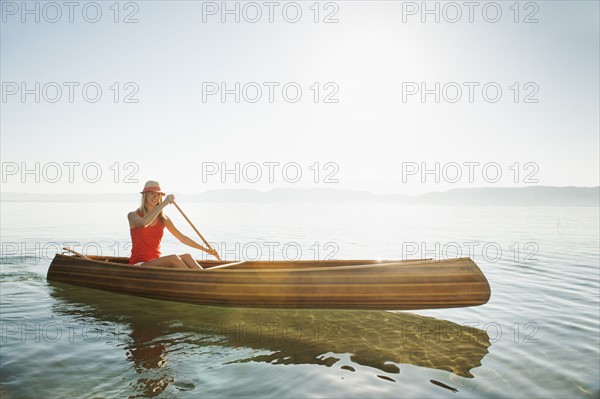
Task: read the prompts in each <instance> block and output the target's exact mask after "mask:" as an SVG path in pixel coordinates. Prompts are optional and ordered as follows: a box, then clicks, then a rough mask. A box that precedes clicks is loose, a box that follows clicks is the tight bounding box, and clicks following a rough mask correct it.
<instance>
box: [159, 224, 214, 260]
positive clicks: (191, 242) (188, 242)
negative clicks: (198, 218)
mask: <svg viewBox="0 0 600 399" xmlns="http://www.w3.org/2000/svg"><path fill="white" fill-rule="evenodd" d="M165 219H166V220H165V226H166V227H167V229H168V230H169V231H170V232H171V234H173V235H174V236H175V237H176V238H177V239H178V240H179V241H180V242H181V243H183V244H185V245H188V246H190V247H192V248H196V249H199V250H201V251H204V252H206V253H207V254H209V255H213V256H214V255H215V253H216V252H215V251H214V250H212V251H211V250H210V249H208V248H205V247H203V246H202V245H200V244H198V243H197V242H196V241H194V240H192V239H191V238H189V237H188V236H186V235H185V234H183V233H182V232H181V231H179V230H177V228H176V227H175V225H174V224H173V222H172V221H171V219H169V218H168V217H166V216H165Z"/></svg>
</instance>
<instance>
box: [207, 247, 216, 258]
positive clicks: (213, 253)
mask: <svg viewBox="0 0 600 399" xmlns="http://www.w3.org/2000/svg"><path fill="white" fill-rule="evenodd" d="M206 253H207V254H209V255H212V256H214V257H215V258H217V259H218V258H219V254H218V253H217V250H215V249H207V250H206Z"/></svg>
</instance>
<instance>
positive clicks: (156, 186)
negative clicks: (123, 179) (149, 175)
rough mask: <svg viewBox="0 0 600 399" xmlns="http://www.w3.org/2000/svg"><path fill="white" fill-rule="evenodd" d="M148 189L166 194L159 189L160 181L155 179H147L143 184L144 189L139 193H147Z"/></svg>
mask: <svg viewBox="0 0 600 399" xmlns="http://www.w3.org/2000/svg"><path fill="white" fill-rule="evenodd" d="M149 191H153V192H155V193H159V194H160V195H166V194H165V193H164V192H163V191H162V190H161V189H160V183H159V182H157V181H155V180H148V181H147V182H146V184H144V189H143V190H142V191H140V194H144V193H147V192H149Z"/></svg>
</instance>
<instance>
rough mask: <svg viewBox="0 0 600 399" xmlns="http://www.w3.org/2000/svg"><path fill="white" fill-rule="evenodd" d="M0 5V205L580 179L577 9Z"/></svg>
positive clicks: (595, 118) (585, 70)
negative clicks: (151, 189)
mask: <svg viewBox="0 0 600 399" xmlns="http://www.w3.org/2000/svg"><path fill="white" fill-rule="evenodd" d="M0 4H1V6H2V23H1V38H0V41H1V42H0V56H1V60H0V67H1V81H2V99H1V101H2V102H1V103H0V106H1V122H0V127H1V149H0V154H1V158H2V179H3V181H2V191H3V192H37V193H51V192H56V193H74V192H81V193H97V192H129V191H135V192H137V191H139V189H140V188H141V186H142V185H143V183H144V182H145V181H146V180H148V179H155V180H160V181H161V183H162V185H163V188H164V189H165V190H167V191H169V192H171V191H174V192H186V193H192V192H202V191H205V190H212V189H236V188H254V189H258V190H269V189H273V188H279V187H287V188H291V187H297V188H312V187H332V188H343V189H355V190H368V191H372V192H374V193H399V194H421V193H424V192H427V191H443V190H447V189H451V188H458V187H500V186H501V187H512V186H527V185H531V184H538V185H556V186H567V185H574V186H596V185H598V184H599V174H598V173H599V172H598V170H599V148H600V144H599V129H600V128H599V108H600V104H599V85H600V82H599V75H600V64H599V49H600V43H599V37H600V32H599V22H598V21H599V3H598V2H596V1H579V2H578V1H569V2H560V1H536V2H521V3H518V7H517V6H515V2H513V1H509V2H496V3H493V2H479V5H478V6H477V7H475V8H473V9H469V8H468V7H467V6H465V5H464V2H456V3H447V2H428V3H427V4H428V7H430V10H433V13H431V14H427V13H426V12H424V10H423V9H422V4H423V3H422V2H420V1H419V2H393V1H369V2H366V1H335V2H320V3H315V2H313V1H309V2H275V5H274V6H273V8H272V9H270V8H269V6H268V5H265V2H256V3H248V2H227V5H228V7H230V10H235V8H236V7H237V9H238V10H239V19H240V20H239V22H236V21H235V17H236V15H235V12H234V13H232V14H222V11H223V10H222V2H221V1H219V2H194V1H185V2H174V1H169V2H167V1H137V2H128V3H125V2H123V3H119V6H120V7H119V9H118V15H117V13H116V11H117V9H116V7H115V6H114V2H97V3H93V4H91V3H90V2H80V3H78V4H79V5H78V6H77V7H75V8H74V9H72V10H70V9H69V8H68V7H67V6H64V4H63V2H56V3H53V4H58V7H59V8H56V6H54V5H48V4H50V3H46V2H29V3H22V2H7V1H1V2H0ZM23 4H27V5H28V7H29V10H30V12H29V13H28V12H27V10H23V9H22V8H23ZM36 4H37V6H36ZM95 4H99V5H100V9H101V15H100V16H97V14H96V12H97V10H96V8H95ZM315 4H317V6H315ZM455 5H458V8H457V7H456V6H455ZM36 7H37V9H36ZM111 7H112V8H111ZM435 7H437V9H438V10H439V22H436V21H435V17H436V15H435ZM84 8H85V12H84ZM317 9H318V11H319V12H318V15H316V11H317ZM284 10H285V11H284ZM298 10H300V11H301V15H300V16H299V17H297V11H298ZM484 10H485V11H484ZM257 11H260V13H261V15H260V17H259V16H258V14H257ZM269 11H272V18H273V22H269ZM498 11H500V14H497V12H498ZM69 12H71V13H72V19H73V22H70V21H69V18H70V15H69ZM457 12H459V13H460V17H459V14H457ZM470 13H471V15H469V14H470ZM36 14H37V15H36ZM59 14H60V15H59ZM36 16H37V17H39V22H36V21H35V18H36ZM126 17H127V18H129V20H131V22H134V23H124V22H123V20H124V19H125V18H126ZM470 17H471V18H472V22H470V21H469V18H470ZM115 18H117V21H118V22H115ZM222 18H225V22H222ZM315 18H317V21H318V22H315ZM423 18H424V19H425V22H423V21H422V19H423ZM294 19H298V21H297V22H295V23H293V22H291V21H293V20H294ZM325 19H328V20H329V21H330V22H331V23H325V22H324V20H325ZM94 20H97V22H95V23H93V22H92V21H94ZM134 20H137V22H135V21H134ZM254 20H257V22H252V21H254ZM335 20H337V22H335ZM454 20H456V22H452V21H454ZM52 21H56V22H52ZM494 21H496V22H494ZM515 21H517V22H515ZM525 21H528V22H527V23H526V22H525ZM536 21H537V22H536ZM36 82H39V88H36ZM236 82H239V90H237V94H238V95H239V97H240V102H239V103H236V102H235V95H236ZM436 82H437V83H439V89H438V90H437V93H436ZM315 83H316V85H315ZM86 84H87V86H86V87H87V92H86V93H83V90H82V88H83V87H84V86H85V85H86ZM284 86H285V87H286V90H287V91H285V92H284V91H283V90H282V89H283V87H284ZM57 87H58V88H60V90H61V96H60V98H58V94H57V93H58V91H57ZM98 87H99V88H100V89H101V90H102V93H101V95H100V96H98V101H97V102H95V103H94V102H91V101H92V100H94V97H95V96H96V88H98ZM223 87H224V88H225V89H227V90H229V91H230V94H227V95H226V96H225V102H223V101H222V99H221V90H222V88H223ZM484 87H485V88H486V91H484V90H483V88H484ZM70 88H71V90H72V95H73V98H72V100H73V102H70V99H69V94H70V93H69V91H70ZM257 88H259V89H260V90H261V93H262V96H261V97H260V98H258V97H257V93H258V92H257ZM297 88H300V90H301V91H302V94H301V95H300V96H298V97H297V99H298V101H297V102H292V101H293V100H294V99H295V97H296V90H297ZM317 88H318V93H319V98H318V101H317V102H315V94H316V93H317ZM498 88H499V89H500V90H501V94H499V95H498V92H497V89H498ZM23 89H25V90H29V91H28V92H26V93H29V94H25V95H24V98H23ZM117 89H118V92H119V98H118V99H117V100H118V101H117V102H116V103H115V94H116V92H117ZM270 89H272V94H273V101H272V102H270V101H269V90H270ZM422 89H425V90H429V94H427V95H426V96H425V98H424V101H423V99H422V98H421V93H422ZM457 89H459V90H461V96H460V97H458V92H457ZM209 90H213V91H214V90H217V91H218V92H217V93H215V94H211V93H212V92H210V91H209ZM470 90H471V92H470ZM436 94H437V95H439V97H440V98H439V100H440V101H439V102H438V103H436V102H435V96H436ZM470 94H472V96H473V98H472V102H471V101H470V99H469V96H470ZM36 95H39V102H36V98H35V97H36ZM127 95H129V96H130V97H129V100H137V103H127V102H125V101H124V100H125V97H126V96H127ZM86 96H87V97H86ZM285 96H287V97H285ZM327 96H329V100H334V101H335V100H337V102H325V98H327ZM516 96H518V98H516ZM203 97H204V99H203ZM286 99H287V100H286ZM23 100H24V101H23ZM515 100H516V102H515ZM53 101H54V102H53ZM253 101H255V102H253ZM494 101H496V102H494ZM36 163H37V166H36ZM126 165H127V166H126ZM236 165H238V167H239V169H238V172H239V173H237V174H238V175H239V182H236V172H232V173H229V174H225V175H222V174H221V172H222V171H223V169H228V170H234V171H235V168H236ZM257 165H258V167H259V168H257ZM436 165H438V170H439V174H440V176H439V182H436V181H435V180H436V176H435V172H432V173H429V174H425V175H422V171H423V169H424V168H425V169H428V170H435V167H436ZM84 166H85V167H86V169H85V170H86V172H85V173H84V172H83V168H84ZM284 166H285V167H286V168H285V170H284ZM457 166H458V167H459V169H457ZM484 166H485V167H486V168H485V171H486V173H484V171H483V170H484ZM36 168H37V171H36ZM23 169H29V170H33V172H31V173H26V174H23ZM98 170H100V171H101V173H102V175H101V177H97V175H96V172H97V171H98ZM117 170H118V171H119V172H120V173H118V174H117V173H116V171H117ZM257 171H260V172H261V173H262V174H261V176H260V177H257V174H256V173H257ZM297 171H300V172H301V173H302V175H301V177H300V178H298V179H297V175H296V173H297ZM317 171H319V173H318V174H317V173H316V172H317ZM457 171H460V172H461V173H462V174H461V176H458V175H457ZM497 171H500V172H501V174H502V176H501V177H499V178H497V177H496V173H497ZM57 172H60V173H61V174H60V175H58V174H57ZM69 172H72V176H71V177H72V179H71V180H72V181H69V174H70V173H69ZM469 172H471V173H472V176H471V177H472V178H471V179H469V174H470V173H469ZM269 174H271V177H272V179H271V180H272V181H270V179H269ZM36 175H39V182H36V181H35V180H36V178H37V177H38V176H36ZM128 176H129V180H127V177H128ZM136 179H137V180H138V181H139V182H138V183H135V182H133V183H131V182H128V181H130V180H136ZM296 179H297V180H298V181H296V182H294V181H295V180H296ZM95 180H97V181H95ZM53 181H54V182H53ZM94 181H95V182H94ZM336 181H337V182H336Z"/></svg>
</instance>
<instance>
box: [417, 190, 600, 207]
mask: <svg viewBox="0 0 600 399" xmlns="http://www.w3.org/2000/svg"><path fill="white" fill-rule="evenodd" d="M599 193H600V187H549V186H531V187H514V188H512V187H510V188H509V187H491V188H488V187H486V188H456V189H453V190H450V191H445V192H432V193H427V194H423V195H421V196H419V197H417V198H416V199H415V202H416V203H419V204H439V205H504V206H510V205H518V206H600V196H599Z"/></svg>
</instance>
